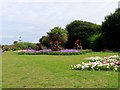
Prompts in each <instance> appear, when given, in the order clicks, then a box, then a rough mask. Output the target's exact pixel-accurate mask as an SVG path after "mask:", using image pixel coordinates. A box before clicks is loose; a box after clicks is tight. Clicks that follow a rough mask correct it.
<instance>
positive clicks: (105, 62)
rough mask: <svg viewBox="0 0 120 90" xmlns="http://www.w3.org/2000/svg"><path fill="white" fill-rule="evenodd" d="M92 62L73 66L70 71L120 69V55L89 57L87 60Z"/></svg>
mask: <svg viewBox="0 0 120 90" xmlns="http://www.w3.org/2000/svg"><path fill="white" fill-rule="evenodd" d="M86 59H88V60H90V61H89V62H88V63H84V62H82V64H77V65H71V67H70V69H72V70H93V71H99V70H106V71H108V70H114V71H118V70H119V68H120V61H119V60H120V57H119V56H118V55H114V56H109V57H99V56H96V57H89V58H86Z"/></svg>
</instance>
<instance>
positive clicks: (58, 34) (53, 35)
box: [47, 27, 67, 44]
mask: <svg viewBox="0 0 120 90" xmlns="http://www.w3.org/2000/svg"><path fill="white" fill-rule="evenodd" d="M47 34H48V37H49V39H50V41H51V42H55V41H59V42H61V43H62V44H65V43H66V41H67V31H66V30H64V29H62V28H61V27H54V28H53V29H51V31H50V32H48V33H47Z"/></svg>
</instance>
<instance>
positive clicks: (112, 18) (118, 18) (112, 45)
mask: <svg viewBox="0 0 120 90" xmlns="http://www.w3.org/2000/svg"><path fill="white" fill-rule="evenodd" d="M102 36H103V39H104V41H103V42H104V46H105V48H107V49H111V50H113V49H115V50H120V40H119V37H120V9H117V10H116V11H115V12H114V13H113V14H110V15H108V16H106V17H105V21H104V22H102Z"/></svg>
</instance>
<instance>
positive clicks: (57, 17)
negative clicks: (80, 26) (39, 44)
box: [2, 0, 117, 42]
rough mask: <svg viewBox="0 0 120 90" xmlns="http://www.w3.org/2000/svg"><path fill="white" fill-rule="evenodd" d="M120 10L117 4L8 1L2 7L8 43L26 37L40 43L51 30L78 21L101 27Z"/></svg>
mask: <svg viewBox="0 0 120 90" xmlns="http://www.w3.org/2000/svg"><path fill="white" fill-rule="evenodd" d="M18 1H19V0H18ZM116 8H117V2H106V3H105V2H100V3H98V2H85V1H84V2H82V1H81V2H79V3H77V2H69V3H67V2H66V3H65V2H61V3H60V2H59V3H58V2H37V3H36V2H33V3H31V2H21V3H20V2H7V1H6V2H5V1H4V3H3V4H2V30H3V33H2V34H3V37H6V38H8V40H13V39H10V38H14V39H15V38H16V37H19V36H22V37H24V39H25V40H36V38H37V39H38V38H40V37H41V36H42V35H46V32H48V31H49V30H50V29H51V28H53V27H55V26H61V27H64V26H65V25H66V24H68V23H70V22H71V21H73V20H75V19H79V20H86V21H90V22H94V23H98V24H100V23H101V22H102V21H103V20H104V16H106V15H108V14H110V12H114V11H115V9H116ZM11 36H13V37H11ZM14 36H16V37H14ZM5 40H7V39H5ZM5 42H7V41H5Z"/></svg>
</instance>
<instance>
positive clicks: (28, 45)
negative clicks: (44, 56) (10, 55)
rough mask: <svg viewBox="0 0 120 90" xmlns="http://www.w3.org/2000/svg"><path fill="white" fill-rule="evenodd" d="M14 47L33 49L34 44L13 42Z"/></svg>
mask: <svg viewBox="0 0 120 90" xmlns="http://www.w3.org/2000/svg"><path fill="white" fill-rule="evenodd" d="M14 46H15V47H17V48H19V49H35V48H36V44H34V43H30V42H18V43H15V44H14Z"/></svg>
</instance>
